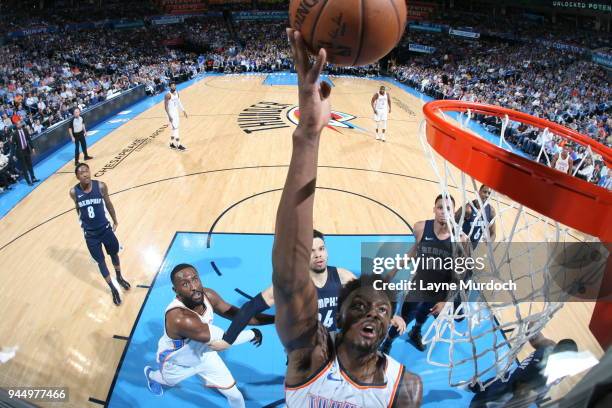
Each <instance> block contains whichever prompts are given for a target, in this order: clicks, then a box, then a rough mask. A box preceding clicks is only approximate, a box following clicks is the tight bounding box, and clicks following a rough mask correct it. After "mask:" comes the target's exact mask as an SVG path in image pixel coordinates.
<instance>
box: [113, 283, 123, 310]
mask: <svg viewBox="0 0 612 408" xmlns="http://www.w3.org/2000/svg"><path fill="white" fill-rule="evenodd" d="M111 295H113V303H114V304H115V305H117V306H119V305H120V304H121V296H119V291H118V290H117V289H115V287H114V286H113V287H112V288H111Z"/></svg>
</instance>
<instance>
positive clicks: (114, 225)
mask: <svg viewBox="0 0 612 408" xmlns="http://www.w3.org/2000/svg"><path fill="white" fill-rule="evenodd" d="M118 226H119V223H118V222H113V232H115V231H117V227H118Z"/></svg>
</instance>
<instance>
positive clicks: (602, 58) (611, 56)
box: [592, 48, 612, 69]
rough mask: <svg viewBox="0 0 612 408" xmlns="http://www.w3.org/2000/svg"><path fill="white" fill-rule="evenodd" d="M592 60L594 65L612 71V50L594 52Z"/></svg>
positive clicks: (603, 49) (601, 49)
mask: <svg viewBox="0 0 612 408" xmlns="http://www.w3.org/2000/svg"><path fill="white" fill-rule="evenodd" d="M592 58H593V62H594V63H596V64H599V65H602V66H604V67H606V68H610V69H612V49H610V48H600V49H599V50H596V51H593V54H592Z"/></svg>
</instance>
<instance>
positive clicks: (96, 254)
mask: <svg viewBox="0 0 612 408" xmlns="http://www.w3.org/2000/svg"><path fill="white" fill-rule="evenodd" d="M85 242H86V243H87V249H89V253H90V254H91V257H92V258H93V259H94V260H95V261H96V262H98V263H101V262H103V261H104V253H103V252H102V246H104V248H105V249H106V253H107V254H109V255H113V254H116V253H118V252H119V240H118V239H117V236H116V235H115V233H114V232H113V229H112V228H111V226H110V225H108V226H107V227H106V228H105V229H103V230H102V231H100V232H94V233H92V232H85Z"/></svg>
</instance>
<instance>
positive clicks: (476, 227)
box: [462, 200, 493, 248]
mask: <svg viewBox="0 0 612 408" xmlns="http://www.w3.org/2000/svg"><path fill="white" fill-rule="evenodd" d="M468 205H469V206H470V207H471V209H472V211H471V212H470V215H466V216H465V219H464V220H463V226H462V229H463V232H464V233H465V234H466V235H469V236H470V241H472V246H473V247H474V248H476V245H477V244H478V243H479V242H480V240H481V238H482V236H483V229H484V228H486V225H485V221H486V223H490V222H491V220H493V210H492V208H491V206H490V205H489V204H487V205H486V206H485V210H484V218H485V219H483V216H482V213H480V214H479V215H480V216H479V217H478V220H477V219H476V213H477V212H478V207H477V206H478V200H474V201H472V202H471V203H469V204H468ZM472 228H473V229H472ZM470 232H471V233H470Z"/></svg>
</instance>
